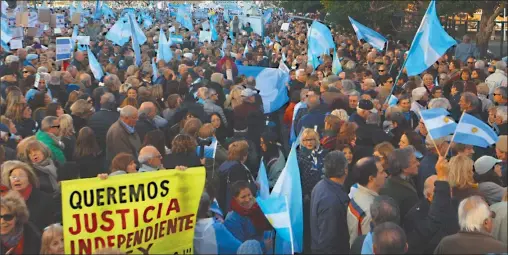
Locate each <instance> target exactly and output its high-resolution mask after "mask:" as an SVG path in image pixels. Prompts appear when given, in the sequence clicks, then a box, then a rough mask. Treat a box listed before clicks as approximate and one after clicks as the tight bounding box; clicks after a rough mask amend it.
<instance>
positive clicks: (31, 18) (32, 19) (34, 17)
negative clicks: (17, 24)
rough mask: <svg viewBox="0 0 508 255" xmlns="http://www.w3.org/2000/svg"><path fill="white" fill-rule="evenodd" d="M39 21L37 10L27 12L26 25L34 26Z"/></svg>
mask: <svg viewBox="0 0 508 255" xmlns="http://www.w3.org/2000/svg"><path fill="white" fill-rule="evenodd" d="M38 22H39V15H38V14H37V12H29V13H28V25H27V27H35V25H37V23H38Z"/></svg>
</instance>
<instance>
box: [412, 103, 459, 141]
mask: <svg viewBox="0 0 508 255" xmlns="http://www.w3.org/2000/svg"><path fill="white" fill-rule="evenodd" d="M449 114H450V113H449V112H448V111H447V110H445V109H443V108H434V109H430V110H422V111H420V116H421V117H422V120H423V123H424V124H425V127H426V128H427V130H428V131H429V134H430V136H431V137H432V139H439V138H441V137H443V136H447V135H450V134H452V133H453V132H454V131H455V128H456V127H457V123H455V121H454V120H453V119H452V118H451V117H448V115H449Z"/></svg>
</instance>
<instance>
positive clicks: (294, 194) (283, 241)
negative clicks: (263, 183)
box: [270, 143, 303, 254]
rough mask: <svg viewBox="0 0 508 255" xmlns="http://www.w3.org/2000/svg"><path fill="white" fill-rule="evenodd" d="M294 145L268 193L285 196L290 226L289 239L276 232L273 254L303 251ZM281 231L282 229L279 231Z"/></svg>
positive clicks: (298, 183)
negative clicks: (270, 191)
mask: <svg viewBox="0 0 508 255" xmlns="http://www.w3.org/2000/svg"><path fill="white" fill-rule="evenodd" d="M296 146H297V143H294V144H293V145H292V147H291V151H290V152H289V156H288V159H287V162H286V166H285V167H284V169H283V170H282V172H281V173H280V176H279V179H278V180H277V182H276V183H275V186H274V187H273V189H272V193H271V194H270V198H272V197H273V198H279V199H282V198H287V203H286V204H287V208H288V212H289V222H290V226H291V235H290V236H291V238H290V240H287V238H284V236H282V235H280V234H279V232H277V236H276V238H275V254H294V253H295V252H298V253H301V252H302V251H303V202H302V185H301V181H300V168H299V167H298V160H297V157H296ZM279 208H280V206H279ZM277 225H278V224H277ZM278 226H279V225H278ZM274 227H275V226H274ZM282 233H283V231H281V234H282Z"/></svg>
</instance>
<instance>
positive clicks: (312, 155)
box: [296, 128, 328, 202]
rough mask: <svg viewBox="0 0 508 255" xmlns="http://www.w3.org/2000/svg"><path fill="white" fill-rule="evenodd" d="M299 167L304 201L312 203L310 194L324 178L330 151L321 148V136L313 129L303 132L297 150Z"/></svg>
mask: <svg viewBox="0 0 508 255" xmlns="http://www.w3.org/2000/svg"><path fill="white" fill-rule="evenodd" d="M296 152H297V154H296V155H297V158H298V166H299V168H300V178H301V181H302V195H303V197H304V201H306V202H310V193H311V192H312V189H313V188H314V186H315V185H316V184H317V183H318V182H319V181H320V180H321V177H322V176H324V173H323V163H324V158H325V155H326V154H327V153H328V150H324V149H323V148H321V146H320V143H319V134H318V133H317V132H316V131H315V130H314V129H312V128H306V129H304V130H303V131H302V134H301V137H300V145H299V146H298V149H297V151H296Z"/></svg>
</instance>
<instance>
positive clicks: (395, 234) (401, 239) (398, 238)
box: [372, 222, 408, 255]
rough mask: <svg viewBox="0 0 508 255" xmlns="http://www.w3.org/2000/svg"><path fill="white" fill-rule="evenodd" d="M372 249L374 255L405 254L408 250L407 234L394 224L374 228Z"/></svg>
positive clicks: (388, 223) (387, 223)
mask: <svg viewBox="0 0 508 255" xmlns="http://www.w3.org/2000/svg"><path fill="white" fill-rule="evenodd" d="M373 236H374V241H373V245H372V249H373V251H374V254H376V255H377V254H405V253H406V252H407V249H408V243H407V238H406V233H404V230H402V228H401V227H399V226H398V225H397V224H395V223H393V222H385V223H383V224H380V225H378V226H376V228H374V234H373Z"/></svg>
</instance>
